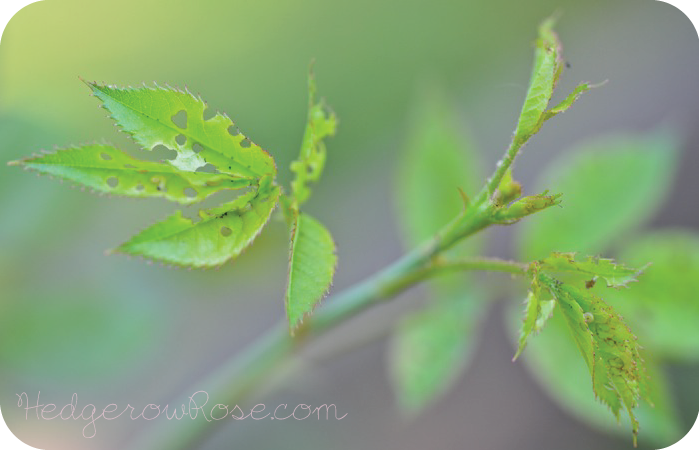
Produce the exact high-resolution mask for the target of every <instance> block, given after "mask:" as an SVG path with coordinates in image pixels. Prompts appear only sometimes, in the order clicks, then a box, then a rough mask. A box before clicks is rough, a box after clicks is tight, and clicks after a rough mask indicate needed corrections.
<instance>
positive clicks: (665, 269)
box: [606, 230, 700, 364]
mask: <svg viewBox="0 0 700 450" xmlns="http://www.w3.org/2000/svg"><path fill="white" fill-rule="evenodd" d="M620 258H624V260H625V261H629V262H631V263H635V264H641V263H643V262H649V261H651V265H650V266H649V268H647V269H646V270H645V272H644V276H642V277H640V279H639V283H635V285H634V288H633V289H629V290H628V289H625V290H621V291H612V292H610V293H609V294H607V293H606V295H607V296H608V298H609V300H610V301H611V302H614V304H615V305H616V309H617V310H618V311H619V312H620V314H622V315H623V316H624V317H625V319H626V320H628V321H629V322H630V323H631V324H632V325H634V328H635V330H636V331H637V333H638V334H639V337H640V339H642V342H644V347H646V348H647V349H648V352H649V353H651V354H653V355H655V357H656V358H657V359H662V358H669V359H673V360H680V361H688V362H690V363H693V364H697V360H698V297H700V295H699V293H698V270H699V268H698V236H697V233H693V232H690V231H681V230H664V231H655V232H652V233H649V234H645V235H643V236H642V237H641V238H638V239H635V240H633V241H632V242H630V244H629V245H628V246H626V247H625V248H624V249H623V250H622V252H621V253H620Z"/></svg>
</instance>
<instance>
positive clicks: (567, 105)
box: [542, 83, 597, 122]
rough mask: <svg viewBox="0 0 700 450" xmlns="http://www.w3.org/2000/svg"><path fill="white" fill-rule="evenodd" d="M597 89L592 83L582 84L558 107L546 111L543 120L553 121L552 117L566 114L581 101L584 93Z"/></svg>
mask: <svg viewBox="0 0 700 450" xmlns="http://www.w3.org/2000/svg"><path fill="white" fill-rule="evenodd" d="M594 87H597V86H593V85H591V84H590V83H581V84H579V85H578V86H576V88H575V89H574V90H573V91H572V92H571V94H569V95H568V97H566V98H565V99H564V100H562V102H561V103H559V104H558V105H557V106H554V107H553V108H551V109H549V110H548V111H545V114H544V117H543V118H542V121H543V122H544V121H546V120H549V119H551V118H552V117H554V116H556V115H557V114H559V113H563V112H565V111H566V110H567V109H569V108H571V106H572V105H573V104H574V102H575V101H576V100H578V99H579V97H581V96H582V95H583V94H584V93H586V92H588V91H589V90H591V89H592V88H594Z"/></svg>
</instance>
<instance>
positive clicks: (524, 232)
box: [519, 135, 676, 260]
mask: <svg viewBox="0 0 700 450" xmlns="http://www.w3.org/2000/svg"><path fill="white" fill-rule="evenodd" d="M675 150H676V147H675V145H674V143H673V142H672V141H671V140H669V139H668V138H667V137H665V136H661V135H648V136H636V137H631V136H630V137H619V138H608V139H604V140H599V141H597V142H594V143H589V144H585V145H583V146H581V147H580V148H579V149H578V150H577V151H574V152H572V153H567V154H564V155H563V156H562V157H561V158H559V159H558V160H557V161H555V162H553V163H552V164H551V165H550V166H549V167H548V168H547V170H546V173H545V175H544V176H543V179H542V182H541V184H540V186H543V187H546V188H548V189H554V190H556V191H557V192H561V193H563V195H564V201H563V202H562V205H561V206H562V207H561V208H550V209H549V210H548V211H544V212H541V213H539V214H538V215H537V218H536V219H535V220H531V221H526V222H523V223H522V225H521V227H520V230H521V234H520V240H519V247H520V248H519V249H520V256H521V258H522V259H524V260H535V259H541V258H544V257H546V256H547V255H548V254H549V253H551V252H552V251H562V252H581V253H585V254H596V253H600V252H602V251H603V250H605V249H606V248H607V247H608V246H609V245H610V244H612V243H613V242H614V241H615V240H616V239H620V238H621V237H622V234H623V233H626V232H628V231H630V230H631V229H632V228H634V227H636V226H639V224H641V223H644V220H645V219H646V218H648V217H649V216H650V215H651V214H652V213H653V212H654V211H655V210H656V209H657V208H658V206H659V205H660V203H661V202H662V201H663V199H664V198H665V197H666V194H667V193H668V190H669V187H670V183H671V181H672V175H673V171H674V169H675V166H676V157H675V155H676V151H675Z"/></svg>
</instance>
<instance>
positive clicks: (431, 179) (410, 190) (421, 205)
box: [394, 89, 483, 248]
mask: <svg viewBox="0 0 700 450" xmlns="http://www.w3.org/2000/svg"><path fill="white" fill-rule="evenodd" d="M456 117H457V116H456V113H455V111H453V110H452V109H451V108H450V107H449V106H448V104H447V101H446V99H445V98H444V95H443V94H441V93H439V91H437V90H436V89H432V90H429V91H426V92H424V93H423V94H422V96H421V97H420V99H419V101H418V102H417V105H416V107H415V108H414V111H413V117H412V120H411V125H410V130H409V133H408V136H407V139H406V144H405V150H404V152H403V154H402V155H401V156H400V157H399V161H398V171H397V174H396V175H397V176H396V189H395V196H394V198H395V204H396V207H397V213H398V219H399V224H400V228H401V231H402V236H403V241H404V243H405V246H406V247H407V248H411V247H413V246H415V245H417V244H419V243H421V242H423V241H425V240H426V239H429V238H430V237H432V236H433V235H435V233H437V231H438V230H439V229H440V228H441V227H443V226H444V225H445V224H447V223H448V222H449V221H450V220H452V219H454V218H455V217H456V216H457V215H458V214H459V213H460V211H462V210H463V209H464V203H463V201H462V199H461V197H460V192H459V190H460V189H462V190H463V191H464V192H465V193H466V194H467V195H469V194H471V195H473V194H474V193H476V190H477V189H478V188H479V184H480V183H482V182H483V180H482V179H481V172H482V171H481V162H480V159H479V156H478V154H477V152H476V150H475V147H474V144H473V143H472V142H471V140H469V139H468V137H466V136H465V134H464V130H463V127H459V126H458V125H457V123H456Z"/></svg>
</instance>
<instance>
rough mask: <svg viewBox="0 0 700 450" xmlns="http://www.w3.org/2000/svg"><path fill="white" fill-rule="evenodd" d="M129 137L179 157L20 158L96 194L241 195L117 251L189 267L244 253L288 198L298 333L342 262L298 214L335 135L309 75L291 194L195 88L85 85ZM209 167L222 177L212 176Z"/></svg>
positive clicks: (98, 148)
mask: <svg viewBox="0 0 700 450" xmlns="http://www.w3.org/2000/svg"><path fill="white" fill-rule="evenodd" d="M86 84H87V85H88V87H90V89H91V90H92V92H93V95H94V96H95V97H97V98H98V99H99V100H100V101H101V102H102V105H101V106H102V107H103V108H104V109H106V110H107V111H108V112H109V117H110V118H112V119H113V120H114V121H115V122H116V124H117V125H118V126H119V127H120V129H121V130H122V131H124V132H125V133H127V134H129V135H130V136H131V137H132V138H133V140H134V141H135V142H136V143H138V144H139V145H140V146H141V147H142V148H143V149H145V150H152V149H153V148H155V147H156V146H158V145H163V146H165V147H167V148H169V149H171V150H174V151H175V152H176V157H175V159H173V160H168V161H164V162H149V161H141V160H138V159H135V158H133V157H131V156H129V155H128V154H127V153H126V152H124V151H123V150H120V149H118V148H115V147H114V146H112V145H109V144H106V143H101V144H88V145H82V146H72V147H69V148H66V149H59V150H57V151H56V152H53V153H47V154H43V155H39V156H33V157H29V158H25V159H22V160H19V161H12V162H10V163H9V164H10V165H21V166H23V167H24V168H25V169H28V170H33V171H36V172H39V173H41V174H46V175H51V176H55V177H58V178H60V179H63V180H68V181H70V182H73V183H77V184H80V185H82V186H85V187H87V188H89V189H90V190H91V191H93V192H98V193H101V194H102V193H106V194H110V195H119V196H127V197H138V198H148V197H154V198H155V197H160V198H165V199H168V200H170V201H173V202H177V203H180V204H185V205H189V204H193V203H198V202H201V201H203V200H204V199H206V198H207V197H208V196H210V195H211V194H214V193H216V192H219V191H223V190H241V191H242V193H241V194H240V195H239V196H238V197H236V198H235V199H234V200H232V201H230V202H226V203H224V204H222V205H220V206H218V207H215V208H210V209H206V210H200V211H199V219H198V220H192V219H189V218H186V217H183V215H182V212H181V211H177V212H176V213H175V214H173V215H172V216H170V217H168V218H167V219H165V220H163V221H162V222H158V223H156V224H154V225H152V226H150V227H147V228H146V229H144V230H142V231H141V232H140V233H138V234H136V235H135V236H133V237H132V238H131V239H130V240H129V241H127V242H125V243H123V244H122V245H120V246H118V247H116V248H114V249H112V250H110V251H109V253H124V254H129V255H136V256H141V257H144V258H147V259H149V260H156V261H161V262H164V263H167V264H170V265H174V266H179V267H190V268H207V267H213V266H220V265H222V264H223V263H225V262H226V261H228V260H230V259H232V258H235V257H236V256H238V255H239V254H240V253H241V252H242V251H243V250H245V249H246V248H247V247H248V246H249V245H250V244H251V243H252V242H253V240H254V239H255V238H256V237H257V235H258V234H259V233H260V232H261V230H262V229H263V228H264V226H265V225H266V223H267V222H268V220H269V218H270V216H271V215H272V212H273V210H274V209H275V206H276V205H277V203H278V202H279V201H280V200H281V201H282V202H283V204H284V205H285V206H284V211H285V215H286V216H287V218H288V221H289V223H290V229H291V239H290V241H291V254H290V269H289V273H290V280H289V287H288V289H287V293H286V296H285V305H286V309H287V312H288V315H289V323H290V330H293V329H294V328H295V327H296V326H298V324H299V323H300V322H301V320H302V318H303V316H304V315H305V314H308V313H309V312H310V311H311V310H312V309H313V307H314V305H315V304H316V303H317V302H318V301H319V300H320V299H321V298H322V297H323V295H324V294H325V293H326V291H327V290H328V287H329V286H330V283H331V281H332V278H333V272H334V270H335V265H336V257H335V244H334V243H333V240H332V238H331V237H330V233H329V232H328V231H327V230H326V229H325V228H324V227H323V225H321V224H320V223H319V222H318V221H316V220H315V219H313V218H311V217H309V216H307V215H306V214H304V213H303V212H301V211H300V209H299V206H300V205H301V204H302V203H303V202H304V201H306V200H307V199H308V197H309V195H310V189H309V186H308V185H309V184H310V183H311V182H315V181H317V180H318V179H319V177H320V175H321V172H322V171H323V163H324V161H325V152H326V149H325V146H324V143H323V139H324V138H326V137H329V136H332V135H333V134H334V133H335V129H336V122H337V120H336V117H335V115H334V114H332V113H329V112H328V111H327V109H326V107H325V106H324V104H323V102H316V101H315V91H316V86H315V82H314V79H313V74H310V75H309V114H308V123H307V125H306V130H305V133H304V139H303V142H302V147H301V153H300V157H299V160H298V161H295V162H294V163H293V164H292V171H293V172H295V174H296V178H295V180H294V181H293V182H292V189H291V193H290V195H289V196H286V195H285V194H284V193H283V190H282V188H281V187H280V186H279V185H277V183H276V182H275V176H276V175H277V168H276V166H275V162H274V160H273V158H272V157H271V156H270V155H269V154H268V153H267V152H266V151H265V150H263V149H262V148H261V147H260V146H258V145H257V144H255V143H254V142H253V141H252V140H250V139H249V138H248V137H246V136H245V135H244V134H243V133H241V132H240V130H238V128H237V127H236V125H235V124H234V122H233V121H232V120H231V119H230V118H229V117H228V116H227V115H225V114H221V113H218V112H217V113H216V114H214V115H213V116H212V117H210V118H206V117H207V104H206V103H205V102H204V100H202V99H201V97H199V96H195V95H193V94H191V93H190V92H189V91H182V90H179V89H175V88H171V87H162V86H158V85H156V86H154V87H146V86H144V87H141V88H131V87H130V88H119V87H116V86H107V85H99V84H97V83H90V82H86ZM207 165H211V166H213V167H214V169H215V172H214V173H210V172H205V171H203V170H202V169H203V168H204V166H207Z"/></svg>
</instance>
